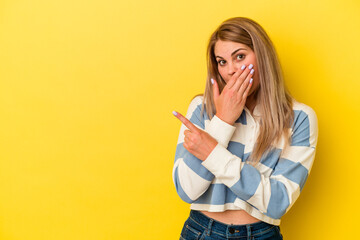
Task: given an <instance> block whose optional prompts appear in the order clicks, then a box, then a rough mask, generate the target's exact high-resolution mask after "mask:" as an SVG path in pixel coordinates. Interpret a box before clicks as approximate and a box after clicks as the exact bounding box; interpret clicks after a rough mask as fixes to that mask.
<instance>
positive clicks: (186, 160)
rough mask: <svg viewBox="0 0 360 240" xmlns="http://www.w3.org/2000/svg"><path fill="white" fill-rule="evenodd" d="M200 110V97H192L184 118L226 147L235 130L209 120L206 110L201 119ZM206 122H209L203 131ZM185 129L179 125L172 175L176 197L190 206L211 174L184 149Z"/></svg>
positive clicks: (210, 179) (209, 180)
mask: <svg viewBox="0 0 360 240" xmlns="http://www.w3.org/2000/svg"><path fill="white" fill-rule="evenodd" d="M201 107H202V97H200V96H199V97H196V98H194V99H193V100H192V101H191V103H190V105H189V108H188V110H187V113H186V118H187V119H189V120H190V122H192V123H193V124H194V125H195V126H196V127H198V128H199V129H202V130H204V131H206V132H207V133H209V134H210V135H211V136H212V137H214V138H215V139H216V140H217V141H218V142H219V143H220V144H222V146H224V147H225V148H226V147H227V145H228V143H229V141H230V139H231V137H232V135H233V133H234V131H235V129H236V128H235V127H234V126H231V125H229V124H227V123H225V122H223V121H222V120H220V119H219V118H217V117H216V116H214V117H213V118H212V119H211V121H210V120H209V119H208V117H207V115H206V113H205V111H204V113H203V115H202V116H201ZM205 120H208V121H209V124H207V125H206V129H205ZM186 129H187V127H186V126H185V125H184V124H181V127H180V134H179V138H178V143H177V147H176V153H175V162H174V167H173V174H172V175H173V181H174V184H175V187H176V191H177V193H178V195H179V196H180V197H181V199H182V200H184V201H185V202H187V203H192V202H194V201H195V200H196V199H198V198H199V197H200V196H201V195H202V194H203V193H204V192H205V191H206V190H207V189H208V188H209V186H210V184H211V182H212V180H213V179H214V175H213V174H212V173H211V172H210V171H209V170H208V169H206V168H205V167H204V166H203V165H202V164H201V163H202V161H201V160H200V159H198V158H196V157H195V156H194V155H192V154H191V153H190V152H189V151H187V150H186V149H185V148H184V146H183V143H184V131H185V130H186Z"/></svg>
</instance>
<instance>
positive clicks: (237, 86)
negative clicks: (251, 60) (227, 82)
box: [231, 67, 254, 92]
mask: <svg viewBox="0 0 360 240" xmlns="http://www.w3.org/2000/svg"><path fill="white" fill-rule="evenodd" d="M251 71H252V70H251V69H249V68H248V67H247V68H246V69H245V70H244V71H243V72H242V73H241V74H240V76H239V77H238V79H237V81H236V82H235V84H234V85H233V86H232V88H231V89H233V91H234V92H237V91H239V89H240V87H241V86H242V84H243V83H244V82H245V81H246V79H247V77H248V76H252V73H253V72H254V71H252V73H251Z"/></svg>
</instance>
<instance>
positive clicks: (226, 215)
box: [201, 210, 261, 225]
mask: <svg viewBox="0 0 360 240" xmlns="http://www.w3.org/2000/svg"><path fill="white" fill-rule="evenodd" d="M201 212H202V213H203V214H205V215H206V216H208V217H209V218H213V219H215V220H216V221H219V222H222V223H225V224H234V225H241V224H249V223H256V222H260V221H261V220H259V219H257V218H254V217H253V216H251V215H250V214H248V213H247V212H246V211H244V210H227V211H224V212H207V211H201Z"/></svg>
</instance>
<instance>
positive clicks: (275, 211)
mask: <svg viewBox="0 0 360 240" xmlns="http://www.w3.org/2000/svg"><path fill="white" fill-rule="evenodd" d="M270 185H271V197H270V200H269V205H268V208H267V213H266V215H268V216H269V217H271V218H275V219H280V218H281V216H283V215H284V214H285V212H286V209H287V207H288V206H289V204H290V203H289V197H288V195H287V191H286V187H285V185H284V184H283V183H282V182H279V181H276V180H274V179H271V178H270Z"/></svg>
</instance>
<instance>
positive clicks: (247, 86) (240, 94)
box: [238, 74, 253, 100]
mask: <svg viewBox="0 0 360 240" xmlns="http://www.w3.org/2000/svg"><path fill="white" fill-rule="evenodd" d="M251 79H252V78H251V75H250V74H249V76H248V77H247V78H246V80H245V82H244V84H242V85H241V87H240V90H239V92H238V97H240V98H241V99H243V100H244V99H246V98H247V93H249V90H250V88H251V86H252V81H253V80H251ZM250 81H251V83H250ZM246 91H247V93H246Z"/></svg>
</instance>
